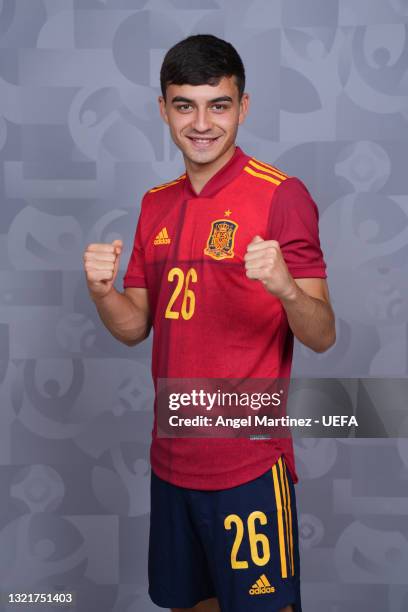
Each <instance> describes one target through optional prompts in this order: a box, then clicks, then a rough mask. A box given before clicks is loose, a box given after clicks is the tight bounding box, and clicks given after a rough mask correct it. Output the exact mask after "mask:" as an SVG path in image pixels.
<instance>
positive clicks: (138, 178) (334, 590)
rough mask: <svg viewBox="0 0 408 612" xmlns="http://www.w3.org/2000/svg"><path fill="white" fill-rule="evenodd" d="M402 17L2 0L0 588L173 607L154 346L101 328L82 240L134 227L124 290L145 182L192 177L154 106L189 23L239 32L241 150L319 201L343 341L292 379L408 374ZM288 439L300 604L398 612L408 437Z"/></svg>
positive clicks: (167, 2) (208, 1)
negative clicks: (153, 451)
mask: <svg viewBox="0 0 408 612" xmlns="http://www.w3.org/2000/svg"><path fill="white" fill-rule="evenodd" d="M407 21H408V3H407V2H406V0H338V1H336V0H282V1H280V0H253V1H249V0H245V1H244V0H224V1H223V0H150V1H149V2H148V1H147V0H99V1H98V0H14V1H13V0H2V1H0V36H1V38H0V156H1V172H0V192H1V242H0V244H1V258H0V262H1V268H2V271H1V278H2V283H1V297H2V302H1V303H2V308H1V322H0V333H1V362H0V363H1V370H0V372H1V374H0V378H1V383H2V384H1V390H0V393H1V410H0V425H1V426H0V436H1V444H0V461H1V471H0V474H1V480H0V486H1V504H0V517H1V520H0V588H1V590H3V591H8V590H14V591H15V590H25V591H27V590H31V591H33V590H36V591H38V590H46V585H67V586H68V587H70V588H72V589H73V590H75V591H76V592H77V600H78V603H77V606H76V609H77V610H80V611H86V612H89V611H90V610H98V611H99V612H105V611H110V610H112V611H114V612H134V611H137V612H139V611H141V612H150V611H153V610H158V608H157V607H156V606H154V605H153V604H151V603H150V601H149V599H148V596H147V538H148V524H149V492H148V484H149V465H148V449H149V443H150V428H151V420H152V384H151V380H150V350H151V340H149V341H148V342H146V343H143V344H142V345H140V346H138V347H136V348H132V349H130V348H127V347H125V346H123V345H121V344H119V342H117V341H116V340H114V339H113V338H112V337H111V336H110V335H109V333H108V332H107V331H106V330H105V328H104V327H103V326H102V324H101V323H100V321H99V319H98V318H97V315H96V311H95V309H94V306H93V304H92V302H91V301H90V299H89V297H88V292H87V288H86V284H85V280H84V274H83V271H82V253H83V250H84V248H85V246H86V245H87V244H88V243H89V242H94V241H104V242H111V241H112V240H114V239H115V238H122V239H123V240H124V242H125V244H126V249H125V252H124V254H123V257H122V273H121V275H120V277H119V278H118V281H117V287H118V288H119V289H121V288H122V275H123V271H124V266H125V265H126V263H127V261H128V258H129V254H130V248H131V245H132V239H133V232H134V227H135V223H136V220H137V217H138V214H139V203H140V198H141V195H142V194H143V193H144V191H145V190H146V189H147V188H149V187H151V186H153V185H155V184H158V183H161V182H164V181H166V180H169V179H171V178H173V177H174V176H178V175H179V174H180V173H181V172H182V170H183V164H182V159H181V156H180V154H179V152H178V151H177V150H176V149H175V147H174V145H173V144H172V142H171V141H170V138H169V135H168V131H167V127H165V126H164V124H163V123H162V122H161V120H160V119H159V115H158V109H157V102H156V99H157V95H158V93H159V89H158V82H159V81H158V73H159V67H160V64H161V60H162V57H163V55H164V53H165V50H166V49H167V48H168V47H169V46H170V45H172V44H173V43H175V42H176V41H177V40H179V39H181V38H183V37H184V36H186V35H188V34H191V33H213V34H216V35H219V36H222V37H224V38H226V39H228V40H229V41H231V42H232V43H233V44H234V45H236V47H237V49H238V51H239V52H240V54H241V55H242V58H243V60H244V62H245V65H246V70H247V75H248V81H247V91H249V92H250V93H251V94H252V107H251V112H250V116H249V117H248V120H247V121H246V123H245V125H244V126H243V127H241V129H240V132H239V138H238V143H239V144H240V146H241V147H242V148H243V149H244V151H246V152H247V153H249V154H251V155H255V156H256V157H258V158H260V159H263V160H264V161H268V162H271V163H274V164H276V165H278V166H279V167H281V168H282V169H283V170H284V171H285V172H287V173H289V174H295V175H297V176H299V177H300V178H301V179H302V180H304V181H305V182H306V184H307V186H308V187H309V189H310V191H311V193H312V194H313V195H314V197H315V199H316V202H317V203H318V206H319V210H320V232H321V241H322V246H323V249H324V252H325V256H326V260H327V263H328V275H329V279H328V280H329V287H330V292H331V296H332V301H333V305H334V308H335V311H336V316H337V330H338V340H337V343H336V345H335V346H334V347H333V348H332V349H331V350H330V351H328V352H327V353H325V354H323V355H317V354H315V353H313V352H312V351H310V350H308V349H306V348H303V347H301V346H300V345H297V347H296V351H295V360H294V368H293V374H294V375H297V376H306V377H313V376H316V377H317V376H322V377H325V376H331V377H337V376H338V377H341V376H343V377H360V376H361V377H374V376H375V377H395V376H401V377H405V376H406V374H407V333H406V332H407V319H408V309H407V290H408V282H407V271H408V270H407V268H408V265H407V263H408V258H407V254H408V218H407V215H408V196H407V194H408V191H407V184H406V181H405V179H406V173H407V144H406V143H407V132H408V122H407V120H408V98H407V91H408V72H407V69H408V40H407ZM364 392H365V391H364V388H362V389H361V393H364ZM295 448H296V458H297V467H298V471H299V475H300V478H301V482H300V483H299V485H297V494H298V506H299V521H300V538H301V558H302V576H303V587H302V588H303V600H304V612H346V611H347V612H355V611H356V610H360V609H361V610H370V612H388V611H389V612H403V611H406V610H407V609H408V585H407V576H408V540H407V538H408V528H407V516H408V499H407V492H408V444H407V441H406V440H403V439H400V440H398V441H397V440H354V441H353V440H346V439H343V440H336V439H326V440H325V439H321V440H316V439H304V440H303V441H302V440H297V442H296V447H295ZM6 609H7V610H8V609H10V610H11V609H13V610H15V609H16V607H12V608H11V607H10V608H7V607H6V606H3V607H2V608H1V610H6ZM19 609H23V606H21V607H20V608H19ZM27 609H31V607H29V606H27ZM43 609H44V610H45V609H49V610H51V609H52V607H51V606H50V607H48V608H45V607H44V608H43Z"/></svg>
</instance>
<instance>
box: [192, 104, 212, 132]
mask: <svg viewBox="0 0 408 612" xmlns="http://www.w3.org/2000/svg"><path fill="white" fill-rule="evenodd" d="M192 127H193V128H194V130H195V131H196V132H197V133H198V132H199V133H200V134H201V133H203V132H207V131H208V130H210V129H211V122H210V118H209V117H208V114H207V109H206V108H205V107H202V108H197V109H196V112H195V116H194V121H193V125H192Z"/></svg>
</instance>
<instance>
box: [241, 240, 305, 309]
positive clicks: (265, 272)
mask: <svg viewBox="0 0 408 612" xmlns="http://www.w3.org/2000/svg"><path fill="white" fill-rule="evenodd" d="M244 261H245V271H246V275H247V277H248V278H251V279H257V280H260V281H261V282H262V283H263V284H264V286H265V289H267V290H268V291H269V292H270V293H272V294H273V295H276V297H278V298H280V299H282V298H287V297H289V296H291V295H292V294H293V292H294V291H296V287H297V286H296V283H295V281H294V280H293V277H292V275H291V274H290V272H289V270H288V268H287V265H286V263H285V260H284V259H283V255H282V252H281V250H280V246H279V242H277V241H276V240H263V239H262V238H261V237H260V236H255V237H254V238H253V239H252V240H251V242H250V243H249V245H248V247H247V251H246V253H245V256H244Z"/></svg>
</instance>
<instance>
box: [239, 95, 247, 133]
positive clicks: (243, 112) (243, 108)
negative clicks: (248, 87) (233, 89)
mask: <svg viewBox="0 0 408 612" xmlns="http://www.w3.org/2000/svg"><path fill="white" fill-rule="evenodd" d="M248 111H249V94H248V93H246V92H244V93H243V94H242V98H241V101H240V103H239V118H238V124H239V125H240V124H241V123H243V122H244V120H245V117H246V116H247V114H248Z"/></svg>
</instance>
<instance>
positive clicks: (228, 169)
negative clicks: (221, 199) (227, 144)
mask: <svg viewBox="0 0 408 612" xmlns="http://www.w3.org/2000/svg"><path fill="white" fill-rule="evenodd" d="M249 159H250V156H249V155H246V154H245V153H244V152H243V151H242V149H241V148H240V147H238V146H236V147H235V151H234V154H233V156H232V157H231V159H229V160H228V161H227V163H226V164H224V165H223V166H222V168H220V169H219V170H218V171H217V172H216V173H215V174H214V175H213V176H212V177H211V178H210V179H209V180H208V181H207V182H206V184H205V185H204V187H203V188H202V190H201V191H200V193H199V194H197V193H196V192H195V191H194V188H193V186H192V184H191V182H190V179H189V176H188V174H187V173H186V180H185V182H184V195H185V197H186V198H187V199H192V198H212V197H213V196H215V194H216V193H218V191H220V189H222V188H223V187H225V185H227V184H228V183H230V182H231V181H232V179H234V178H235V177H236V176H238V174H239V173H240V172H241V170H242V169H243V167H244V166H245V164H246V163H247V161H248V160H249Z"/></svg>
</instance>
